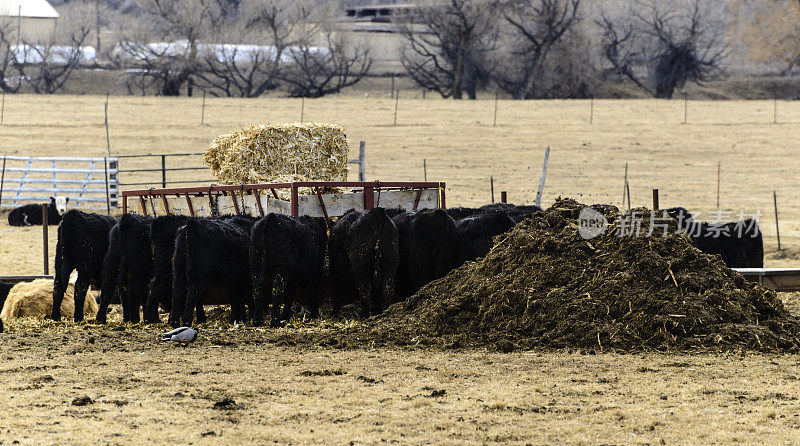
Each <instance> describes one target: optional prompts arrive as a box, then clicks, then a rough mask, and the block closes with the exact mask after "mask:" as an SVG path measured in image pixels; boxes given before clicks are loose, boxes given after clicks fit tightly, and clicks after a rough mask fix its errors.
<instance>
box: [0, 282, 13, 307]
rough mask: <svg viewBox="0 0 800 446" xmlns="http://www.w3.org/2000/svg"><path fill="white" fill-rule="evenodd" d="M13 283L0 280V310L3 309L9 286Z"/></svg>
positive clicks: (9, 289) (11, 286)
mask: <svg viewBox="0 0 800 446" xmlns="http://www.w3.org/2000/svg"><path fill="white" fill-rule="evenodd" d="M14 285H16V284H14V283H8V282H0V310H2V309H3V305H5V303H6V297H8V292H9V291H11V288H14Z"/></svg>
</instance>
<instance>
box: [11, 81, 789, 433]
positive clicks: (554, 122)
mask: <svg viewBox="0 0 800 446" xmlns="http://www.w3.org/2000/svg"><path fill="white" fill-rule="evenodd" d="M400 97H401V99H400V101H399V103H398V110H399V111H398V125H396V126H394V125H392V122H393V114H394V108H395V101H394V100H393V99H390V98H389V97H388V95H386V94H385V95H376V94H374V93H373V94H370V95H368V96H364V95H363V94H362V95H350V96H342V97H330V98H324V99H318V100H306V101H305V109H304V112H303V113H304V119H305V120H318V121H329V122H336V123H340V124H343V125H345V126H346V127H347V129H348V136H349V138H350V141H351V149H352V152H353V154H355V153H356V152H357V148H358V141H359V140H365V141H367V177H368V179H370V180H372V179H380V180H419V179H421V178H422V177H423V168H422V166H423V160H426V164H427V175H428V179H429V180H440V181H445V182H446V183H447V198H448V204H449V205H450V206H454V205H478V204H483V203H486V202H488V201H489V200H490V195H489V177H490V176H493V177H494V179H495V194H496V196H499V191H500V190H507V191H508V192H509V197H510V199H511V200H512V201H515V202H518V203H525V202H532V201H533V200H534V196H535V191H536V187H537V184H538V181H539V178H540V175H541V163H542V158H543V155H544V148H545V147H546V146H551V147H552V153H551V157H550V170H549V173H548V177H547V184H546V188H545V196H544V200H543V202H544V204H546V205H549V204H550V203H552V202H553V200H554V199H555V198H556V197H558V196H569V197H575V198H576V199H579V200H580V201H582V202H587V203H592V202H598V203H612V204H617V205H620V204H621V199H622V188H623V175H624V171H625V163H628V164H629V180H630V185H631V198H632V202H633V205H634V206H638V205H649V204H650V202H651V189H652V188H659V189H660V191H661V205H662V206H673V205H683V206H686V207H689V208H691V209H698V210H702V211H712V210H714V209H716V186H717V163H718V161H721V162H722V177H721V185H722V187H721V196H720V205H721V207H722V208H724V209H727V210H731V211H738V210H745V211H747V212H756V211H760V212H761V214H762V219H761V221H762V229H763V231H764V235H765V242H766V245H767V251H768V253H767V266H797V265H798V263H800V206H798V204H800V202H798V200H799V199H800V198H798V196H797V194H796V193H795V192H796V191H797V190H798V188H800V176H798V175H796V174H795V173H796V170H797V167H798V166H799V165H800V164H798V161H797V157H796V150H797V148H796V141H797V140H798V139H800V126H798V125H797V124H800V104H798V103H795V102H779V103H778V115H777V117H778V122H779V123H778V124H773V123H772V122H773V104H772V101H739V102H700V101H692V102H690V103H689V111H688V121H689V123H688V124H686V125H684V124H682V122H683V117H684V108H683V103H682V102H681V101H656V100H641V101H638V100H632V101H612V100H608V101H606V100H604V101H595V104H594V116H593V123H592V124H591V125H590V123H589V113H590V103H589V102H588V101H526V102H514V101H500V103H499V105H498V112H497V122H498V125H497V126H493V125H492V121H493V115H494V101H491V100H483V101H473V102H469V101H465V102H460V103H457V102H453V101H443V100H437V99H431V98H430V97H429V98H428V99H425V100H423V99H421V97H419V94H418V93H416V92H412V91H404V92H402V93H401V96H400ZM104 100H105V97H101V96H57V97H46V96H23V95H13V96H12V95H9V96H7V98H6V104H5V115H4V118H3V122H2V125H0V143H2V154H9V155H11V154H17V155H40V156H44V155H71V156H79V155H80V156H104V155H105V150H106V148H105V146H106V135H105V128H104V126H103V102H104ZM201 101H202V99H200V98H176V99H171V98H137V97H112V98H111V103H110V105H109V113H110V116H109V122H110V137H111V147H112V152H113V153H114V154H131V153H148V152H152V153H162V152H170V153H178V152H195V151H202V150H204V148H205V146H206V144H207V143H208V142H209V141H210V140H211V139H212V138H213V137H214V136H216V135H218V134H220V133H222V132H225V131H227V130H230V129H235V128H238V127H239V126H241V125H247V124H250V123H261V122H278V121H296V120H298V119H300V110H301V101H300V100H295V99H272V98H270V99H252V100H250V99H248V100H245V99H216V98H214V99H212V98H208V100H207V107H206V110H205V122H206V123H207V124H208V125H206V126H201V125H200V116H201V109H200V107H201V103H202V102H201ZM187 163H188V161H187ZM194 163H196V161H194ZM139 165H141V164H135V163H130V164H128V166H129V167H132V166H139ZM134 180H137V178H136V177H128V178H125V177H124V176H123V181H134ZM773 190H775V191H777V197H778V204H779V207H780V224H781V226H780V229H781V237H782V239H781V241H782V245H783V247H784V249H785V250H784V251H781V252H777V249H776V243H775V221H774V214H773V208H772V199H773V198H772V192H773ZM6 199H7V197H4V200H6ZM701 218H702V217H701ZM55 240H56V232H55V229H54V228H53V229H51V231H50V249H51V251H50V259H51V261H50V267H51V271H52V258H53V256H54V252H55V251H54V249H55ZM41 247H42V233H41V229H40V228H22V229H20V228H10V227H8V225H7V223H6V221H5V215H4V214H3V215H0V275H5V274H40V273H41V270H42V259H41V249H42V248H41ZM781 297H782V299H784V301H785V302H787V304H788V305H789V306H790V308H792V311H793V312H794V313H798V312H800V297H798V295H796V294H783V295H782V296H781ZM10 328H11V329H10V330H9V331H10V332H9V333H5V334H3V335H0V358H2V363H0V442H2V443H12V442H13V441H15V440H16V441H20V442H21V443H23V444H40V443H86V442H99V443H126V444H130V443H141V442H144V441H148V442H153V443H171V444H174V443H189V442H191V443H209V444H210V443H218V442H220V440H222V441H223V442H225V443H242V442H256V443H266V442H271V441H277V442H279V443H314V442H317V443H347V442H350V441H352V442H354V443H370V444H371V443H380V442H383V441H386V442H399V443H417V444H419V443H492V442H514V443H533V444H541V443H560V442H566V443H581V444H586V443H591V444H596V443H637V444H638V443H642V444H644V443H649V444H657V443H660V442H662V439H663V442H664V443H684V444H685V443H711V442H716V443H731V442H743V443H792V442H796V441H797V432H798V430H799V429H800V404H799V403H798V400H797V398H798V395H799V394H800V388H799V387H800V384H798V383H799V382H800V381H798V379H799V378H798V376H800V372H798V370H800V362H798V357H797V356H794V355H756V354H749V353H748V354H726V355H717V354H711V353H703V354H699V353H698V354H689V355H687V354H663V353H648V354H640V355H616V354H602V355H597V356H589V355H581V354H579V353H574V352H573V353H570V352H527V353H512V354H497V353H486V352H482V351H474V350H473V351H452V352H451V351H448V352H441V351H428V350H387V349H361V350H338V349H333V348H330V347H328V348H322V347H319V346H309V345H301V346H297V345H291V342H287V341H286V340H285V339H283V338H282V337H281V336H279V335H278V334H276V333H274V332H272V331H271V330H265V331H263V332H261V331H257V330H255V329H245V328H241V327H239V328H235V329H233V330H231V331H228V330H218V329H214V328H208V329H203V328H201V330H203V331H202V332H201V336H200V338H199V340H198V341H197V342H196V343H195V344H193V345H191V346H189V347H188V348H181V347H177V346H174V345H164V344H160V343H159V342H158V341H157V339H158V335H159V333H160V331H161V330H162V328H163V327H155V328H146V329H140V328H137V327H126V328H120V329H118V331H114V330H110V329H101V328H99V327H95V326H91V325H87V326H79V327H73V326H69V325H67V326H65V327H64V328H63V329H59V330H46V331H44V332H42V333H37V332H35V331H30V330H28V331H19V330H17V331H15V330H14V327H10ZM290 335H291V334H290ZM290 338H291V336H290ZM442 391H443V392H442ZM83 397H89V398H90V399H91V401H92V403H89V404H86V405H74V404H73V401H74V402H75V403H78V404H80V403H81V402H86V400H81V398H83ZM225 398H230V399H232V400H233V401H234V402H235V403H227V404H221V406H222V407H219V408H214V406H215V404H216V403H222V402H224V399H225Z"/></svg>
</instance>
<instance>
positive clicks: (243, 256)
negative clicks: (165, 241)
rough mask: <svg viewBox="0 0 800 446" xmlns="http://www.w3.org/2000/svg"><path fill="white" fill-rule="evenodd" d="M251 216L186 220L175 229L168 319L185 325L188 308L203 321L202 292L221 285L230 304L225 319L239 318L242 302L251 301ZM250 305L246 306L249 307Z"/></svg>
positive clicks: (243, 316) (242, 314) (242, 316)
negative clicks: (170, 303) (229, 310)
mask: <svg viewBox="0 0 800 446" xmlns="http://www.w3.org/2000/svg"><path fill="white" fill-rule="evenodd" d="M254 223H255V219H254V218H250V217H234V218H230V219H225V220H212V219H208V218H190V219H189V220H188V221H187V222H186V225H185V226H183V227H182V228H180V229H179V230H178V233H177V235H176V238H175V254H174V256H173V260H172V271H173V276H172V308H171V312H170V315H169V323H170V324H171V325H173V326H175V327H177V326H180V325H181V318H183V325H186V326H190V325H191V324H192V321H193V319H194V310H195V309H197V312H198V322H201V323H202V322H204V321H205V314H204V313H203V312H202V306H203V299H202V297H203V295H204V293H205V291H206V289H208V288H212V287H213V288H223V289H225V290H226V291H227V292H228V296H229V299H230V304H231V321H232V322H245V321H246V320H247V316H246V313H245V304H251V298H252V286H251V282H250V268H249V261H248V255H249V247H250V230H251V229H252V226H253V224H254ZM251 308H252V307H251Z"/></svg>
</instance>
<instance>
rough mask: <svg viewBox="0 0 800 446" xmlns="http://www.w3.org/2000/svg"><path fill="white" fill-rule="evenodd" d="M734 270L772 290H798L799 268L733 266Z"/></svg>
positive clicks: (799, 280)
mask: <svg viewBox="0 0 800 446" xmlns="http://www.w3.org/2000/svg"><path fill="white" fill-rule="evenodd" d="M734 271H736V272H738V273H739V274H741V275H743V276H744V277H745V279H747V280H749V281H751V282H756V283H759V284H761V285H763V286H764V287H766V288H769V289H771V290H774V291H780V292H794V291H800V268H734Z"/></svg>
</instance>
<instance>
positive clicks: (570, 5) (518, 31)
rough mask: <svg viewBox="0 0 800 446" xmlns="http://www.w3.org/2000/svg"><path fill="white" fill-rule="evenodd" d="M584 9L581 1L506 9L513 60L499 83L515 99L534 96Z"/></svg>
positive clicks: (522, 0) (519, 2)
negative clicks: (549, 59) (555, 52)
mask: <svg viewBox="0 0 800 446" xmlns="http://www.w3.org/2000/svg"><path fill="white" fill-rule="evenodd" d="M580 5H581V0H514V1H511V2H508V3H506V4H505V5H504V8H503V17H504V18H505V21H506V22H507V23H508V25H509V26H510V42H509V45H508V46H509V50H508V56H509V57H508V59H507V61H506V68H505V69H504V70H502V71H500V72H498V73H497V75H496V79H497V83H498V84H499V85H500V86H501V87H502V88H503V89H504V90H506V91H508V92H509V93H511V95H512V96H513V97H514V99H525V98H527V97H528V96H529V95H530V94H532V92H533V90H534V86H535V83H536V81H537V79H538V78H540V76H541V75H542V67H543V66H544V65H545V61H546V60H547V57H548V55H549V53H550V52H551V50H552V49H553V48H554V47H555V46H556V45H557V44H558V43H559V42H560V41H561V40H562V39H563V37H564V36H565V34H567V33H568V32H569V31H570V30H571V29H572V28H573V26H575V24H577V23H578V21H579V17H578V11H579V8H580Z"/></svg>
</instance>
